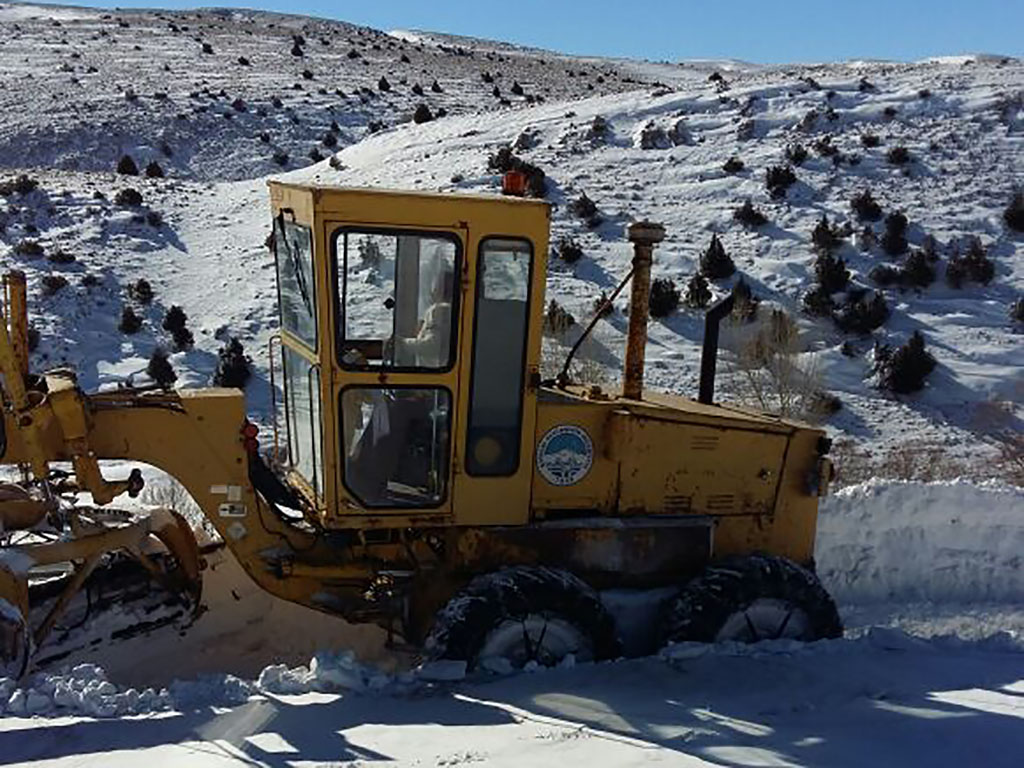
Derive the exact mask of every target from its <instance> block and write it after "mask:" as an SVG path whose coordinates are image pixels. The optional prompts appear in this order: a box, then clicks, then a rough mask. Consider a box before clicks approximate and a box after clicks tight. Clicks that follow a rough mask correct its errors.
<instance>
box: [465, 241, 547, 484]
mask: <svg viewBox="0 0 1024 768" xmlns="http://www.w3.org/2000/svg"><path fill="white" fill-rule="evenodd" d="M532 265H533V248H532V246H531V245H530V243H529V242H528V241H526V240H512V239H504V238H487V239H486V240H484V241H483V242H482V243H481V244H480V254H479V257H478V261H477V281H476V320H475V329H474V337H473V376H472V379H471V384H470V398H469V424H468V427H467V430H466V441H467V450H466V470H467V471H468V472H469V474H471V475H477V476H492V477H497V476H503V475H513V474H515V473H516V471H517V470H518V468H519V449H520V435H521V433H522V419H523V395H524V394H525V392H524V383H525V382H524V377H525V374H526V338H527V336H528V334H529V311H530V306H529V303H530V301H529V300H530V280H531V278H532V274H533V267H532Z"/></svg>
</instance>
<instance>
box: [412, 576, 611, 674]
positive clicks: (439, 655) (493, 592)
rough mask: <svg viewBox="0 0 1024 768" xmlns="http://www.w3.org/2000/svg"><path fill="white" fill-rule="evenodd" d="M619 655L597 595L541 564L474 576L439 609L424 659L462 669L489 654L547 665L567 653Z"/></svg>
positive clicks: (514, 664) (580, 656) (608, 617)
mask: <svg viewBox="0 0 1024 768" xmlns="http://www.w3.org/2000/svg"><path fill="white" fill-rule="evenodd" d="M618 652H619V643H618V639H617V637H616V635H615V622H614V621H613V619H612V617H611V615H610V614H609V613H608V611H607V610H605V608H604V606H603V605H602V604H601V599H600V598H599V597H598V595H597V593H596V592H595V591H594V590H593V589H591V588H590V587H589V586H587V585H586V584H585V583H584V582H582V581H580V580H579V579H578V578H576V577H575V576H573V575H572V574H571V573H568V572H566V571H561V570H557V569H555V568H547V567H544V566H515V567H510V568H503V569H501V570H500V571H495V572H493V573H488V574H484V575H482V576H477V577H476V578H475V579H473V580H472V581H471V582H470V583H469V584H468V585H467V586H466V587H465V589H463V590H462V591H461V592H459V593H458V594H457V595H455V597H453V598H452V599H451V600H450V601H449V602H448V604H447V605H446V606H445V607H444V608H443V609H441V611H440V612H439V613H438V614H437V617H436V619H435V620H434V626H433V628H432V629H431V631H430V634H429V635H428V636H427V639H426V641H425V642H424V654H425V656H426V657H428V658H429V659H432V660H436V659H454V660H459V661H465V662H466V665H467V668H468V669H474V668H475V667H477V666H478V664H479V663H480V662H482V661H484V660H487V659H491V658H504V659H506V660H507V661H508V662H509V663H510V664H511V665H512V667H515V668H519V667H522V666H524V665H525V664H527V663H529V662H530V661H535V662H537V663H538V664H540V665H543V666H553V665H555V664H557V663H559V662H560V661H561V660H562V659H563V658H565V656H567V655H568V654H569V653H572V654H573V655H574V656H575V658H576V659H578V660H580V661H589V660H598V659H606V658H610V657H614V656H616V655H617V654H618Z"/></svg>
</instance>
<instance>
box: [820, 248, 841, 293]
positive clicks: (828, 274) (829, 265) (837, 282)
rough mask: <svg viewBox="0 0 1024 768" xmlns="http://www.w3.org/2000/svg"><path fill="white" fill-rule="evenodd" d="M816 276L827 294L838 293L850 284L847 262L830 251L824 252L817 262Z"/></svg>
mask: <svg viewBox="0 0 1024 768" xmlns="http://www.w3.org/2000/svg"><path fill="white" fill-rule="evenodd" d="M814 275H815V277H816V278H817V279H818V284H819V285H820V286H821V287H822V288H823V289H824V291H825V292H826V293H838V292H839V291H841V290H843V289H844V288H846V286H847V284H848V283H849V282H850V270H848V269H847V268H846V262H845V261H844V260H843V259H840V258H836V257H835V256H833V255H832V254H831V253H829V252H828V251H822V252H821V253H820V254H819V255H818V258H817V259H816V260H815V262H814Z"/></svg>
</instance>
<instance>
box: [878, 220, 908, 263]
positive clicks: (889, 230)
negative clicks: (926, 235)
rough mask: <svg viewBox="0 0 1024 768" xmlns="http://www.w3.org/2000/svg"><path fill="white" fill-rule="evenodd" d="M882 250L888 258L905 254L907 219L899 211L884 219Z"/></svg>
mask: <svg viewBox="0 0 1024 768" xmlns="http://www.w3.org/2000/svg"><path fill="white" fill-rule="evenodd" d="M881 242H882V249H883V250H884V251H885V252H886V253H887V254H889V255H890V256H899V255H901V254H904V253H906V252H907V217H906V216H904V215H903V214H902V213H900V212H899V211H895V212H893V213H890V214H889V215H888V216H886V217H885V234H884V235H882V241H881Z"/></svg>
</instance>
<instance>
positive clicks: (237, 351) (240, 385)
mask: <svg viewBox="0 0 1024 768" xmlns="http://www.w3.org/2000/svg"><path fill="white" fill-rule="evenodd" d="M251 363H252V361H251V360H250V359H249V358H248V357H247V356H246V354H245V350H244V349H243V347H242V342H240V341H239V340H238V339H236V338H235V337H234V336H232V337H231V338H230V339H228V341H227V343H226V344H225V345H224V346H223V347H222V348H221V350H220V351H219V352H218V353H217V370H216V371H215V372H214V374H213V385H214V386H215V387H233V388H235V389H244V388H245V384H246V382H247V381H249V378H250V377H251V376H252V369H251Z"/></svg>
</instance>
